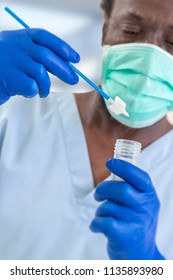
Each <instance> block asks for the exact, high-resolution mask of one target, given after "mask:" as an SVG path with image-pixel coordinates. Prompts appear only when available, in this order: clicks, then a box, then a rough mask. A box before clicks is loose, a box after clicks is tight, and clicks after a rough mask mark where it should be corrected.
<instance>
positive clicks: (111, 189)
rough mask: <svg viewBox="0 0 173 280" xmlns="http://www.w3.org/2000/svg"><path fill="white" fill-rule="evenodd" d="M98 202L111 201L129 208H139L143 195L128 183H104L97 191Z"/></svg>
mask: <svg viewBox="0 0 173 280" xmlns="http://www.w3.org/2000/svg"><path fill="white" fill-rule="evenodd" d="M95 199H96V200H97V201H104V200H111V201H115V202H117V203H119V204H122V205H125V206H127V207H134V206H138V205H139V204H140V203H141V202H142V200H143V199H144V198H143V194H141V193H140V192H138V191H137V190H136V189H135V188H133V186H131V185H129V184H128V183H126V182H117V181H104V182H102V183H100V184H99V185H98V186H97V188H96V191H95Z"/></svg>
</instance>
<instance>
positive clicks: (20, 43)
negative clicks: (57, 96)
mask: <svg viewBox="0 0 173 280" xmlns="http://www.w3.org/2000/svg"><path fill="white" fill-rule="evenodd" d="M79 60H80V57H79V55H78V53H76V51H75V50H73V49H72V48H71V47H70V46H69V45H68V44H67V43H65V42H64V41H62V40H61V39H60V38H58V37H56V36H55V35H53V34H51V33H49V32H47V31H45V30H42V29H24V30H23V29H22V30H17V31H2V32H0V104H3V103H4V102H6V101H7V100H8V99H9V98H10V96H14V95H23V96H25V97H33V96H35V95H36V94H37V93H39V95H40V97H46V96H47V95H48V94H49V91H50V78H49V76H48V73H47V71H48V72H50V73H52V74H53V75H55V76H57V77H58V78H59V79H61V80H62V81H64V82H66V83H68V84H71V85H73V84H76V83H77V82H78V76H77V75H76V74H75V73H74V72H73V70H72V69H71V67H70V66H69V65H68V64H67V62H65V61H70V62H73V63H76V62H79Z"/></svg>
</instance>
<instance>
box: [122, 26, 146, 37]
mask: <svg viewBox="0 0 173 280" xmlns="http://www.w3.org/2000/svg"><path fill="white" fill-rule="evenodd" d="M121 30H122V32H123V33H124V34H127V35H130V36H138V35H140V34H141V32H142V30H141V27H140V26H138V25H136V24H127V23H122V24H121Z"/></svg>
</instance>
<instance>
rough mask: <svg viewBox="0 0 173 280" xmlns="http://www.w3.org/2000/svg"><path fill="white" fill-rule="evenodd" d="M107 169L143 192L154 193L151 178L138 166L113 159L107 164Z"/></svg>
mask: <svg viewBox="0 0 173 280" xmlns="http://www.w3.org/2000/svg"><path fill="white" fill-rule="evenodd" d="M106 166H107V168H108V169H109V170H110V171H111V172H112V173H114V174H115V175H117V176H119V177H120V178H122V179H123V180H125V181H126V182H128V183H129V184H131V185H133V186H134V187H135V188H136V189H137V190H139V191H141V192H153V191H154V187H153V184H152V181H151V178H150V176H149V175H148V174H147V173H146V172H145V171H143V170H141V169H140V168H138V167H137V166H135V165H133V164H131V163H129V162H126V161H123V160H120V159H111V160H108V161H107V162H106Z"/></svg>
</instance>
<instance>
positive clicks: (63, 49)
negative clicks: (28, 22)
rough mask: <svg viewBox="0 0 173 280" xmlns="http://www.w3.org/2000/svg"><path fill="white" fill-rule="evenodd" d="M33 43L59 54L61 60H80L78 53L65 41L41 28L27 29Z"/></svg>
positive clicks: (75, 61)
mask: <svg viewBox="0 0 173 280" xmlns="http://www.w3.org/2000/svg"><path fill="white" fill-rule="evenodd" d="M27 32H28V34H29V35H30V37H31V39H32V40H33V42H34V43H36V44H38V45H42V46H44V47H47V48H48V49H50V50H51V51H52V52H54V53H55V54H57V55H58V56H60V57H61V58H62V59H63V60H67V61H71V62H74V63H77V62H79V61H80V56H79V54H78V53H77V52H76V51H75V50H74V49H73V48H72V47H71V46H70V45H69V44H67V43H66V42H65V41H63V40H62V39H60V38H58V37H57V36H55V35H54V34H52V33H50V32H48V31H46V30H43V29H34V28H32V29H27Z"/></svg>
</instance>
